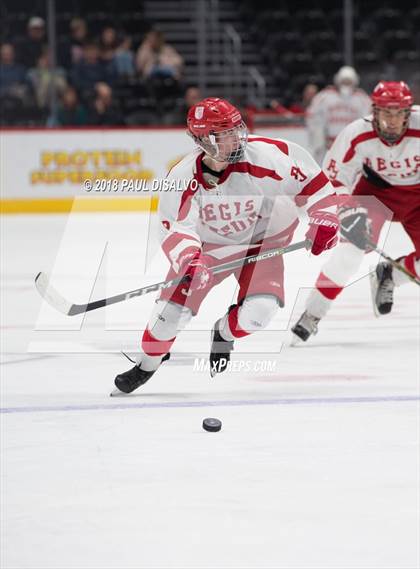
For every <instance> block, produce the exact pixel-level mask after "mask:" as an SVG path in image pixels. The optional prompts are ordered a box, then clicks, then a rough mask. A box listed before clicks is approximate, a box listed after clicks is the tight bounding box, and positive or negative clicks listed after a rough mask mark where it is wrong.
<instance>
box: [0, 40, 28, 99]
mask: <svg viewBox="0 0 420 569" xmlns="http://www.w3.org/2000/svg"><path fill="white" fill-rule="evenodd" d="M25 83H26V71H25V68H24V67H23V65H20V64H19V63H16V61H15V48H14V47H13V45H12V44H10V43H4V44H2V46H1V48H0V95H2V96H3V95H9V96H12V97H13V96H15V97H18V98H20V97H23V95H24V92H25V89H26V86H25Z"/></svg>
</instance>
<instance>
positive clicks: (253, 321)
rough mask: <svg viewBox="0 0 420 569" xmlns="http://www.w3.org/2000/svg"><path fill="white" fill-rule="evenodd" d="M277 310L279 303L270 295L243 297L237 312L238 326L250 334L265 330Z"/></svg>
mask: <svg viewBox="0 0 420 569" xmlns="http://www.w3.org/2000/svg"><path fill="white" fill-rule="evenodd" d="M278 308H279V301H278V299H277V297H276V296H274V295H272V294H255V295H252V296H247V297H245V299H244V301H243V302H242V305H241V307H240V308H239V311H238V324H239V326H240V327H241V329H242V330H244V331H246V332H248V333H251V332H256V331H257V330H263V329H264V328H266V327H267V326H268V324H269V322H270V320H271V319H272V318H273V316H274V315H275V313H276V312H277V310H278Z"/></svg>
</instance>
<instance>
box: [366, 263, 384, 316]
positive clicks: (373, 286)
mask: <svg viewBox="0 0 420 569" xmlns="http://www.w3.org/2000/svg"><path fill="white" fill-rule="evenodd" d="M369 281H370V294H371V299H372V308H373V313H374V315H375V316H376V318H380V317H381V316H382V314H381V313H380V312H379V310H378V307H377V306H376V293H377V292H378V279H377V276H376V267H372V266H371V267H370V273H369Z"/></svg>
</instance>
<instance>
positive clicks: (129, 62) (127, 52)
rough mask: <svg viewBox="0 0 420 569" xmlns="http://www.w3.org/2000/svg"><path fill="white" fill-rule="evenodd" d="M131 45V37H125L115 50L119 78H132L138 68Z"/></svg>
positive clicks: (115, 62)
mask: <svg viewBox="0 0 420 569" xmlns="http://www.w3.org/2000/svg"><path fill="white" fill-rule="evenodd" d="M131 44H132V41H131V38H130V36H125V37H124V38H123V39H122V41H121V43H120V45H119V46H118V47H117V49H116V50H115V55H114V64H115V70H116V72H117V75H118V76H119V77H125V78H130V77H133V76H134V75H135V72H136V68H135V64H134V53H133V51H132V49H131Z"/></svg>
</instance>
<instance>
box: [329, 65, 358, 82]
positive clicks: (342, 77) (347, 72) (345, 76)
mask: <svg viewBox="0 0 420 569" xmlns="http://www.w3.org/2000/svg"><path fill="white" fill-rule="evenodd" d="M343 82H345V83H352V84H353V85H354V86H355V87H357V85H358V84H359V76H358V74H357V73H356V70H355V69H354V67H350V65H344V66H343V67H341V68H340V69H339V70H338V71H337V73H336V74H335V75H334V84H335V85H336V86H337V87H338V86H339V85H340V84H342V83H343Z"/></svg>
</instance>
